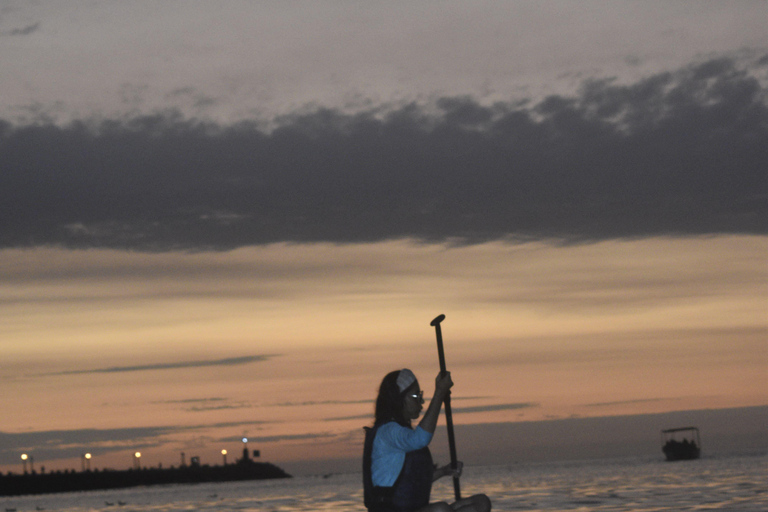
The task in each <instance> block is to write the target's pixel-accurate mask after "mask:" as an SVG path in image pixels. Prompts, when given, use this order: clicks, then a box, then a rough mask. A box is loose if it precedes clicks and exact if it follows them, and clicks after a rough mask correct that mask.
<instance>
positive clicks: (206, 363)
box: [44, 354, 275, 376]
mask: <svg viewBox="0 0 768 512" xmlns="http://www.w3.org/2000/svg"><path fill="white" fill-rule="evenodd" d="M272 357H275V355H274V354H270V355H256V356H243V357H229V358H225V359H214V360H203V361H181V362H175V363H156V364H146V365H134V366H110V367H107V368H92V369H88V370H70V371H64V372H55V373H46V374H44V375H46V376H50V375H80V374H89V373H124V372H142V371H150V370H180V369H187V368H203V367H210V366H237V365H241V364H249V363H256V362H262V361H267V360H268V359H270V358H272Z"/></svg>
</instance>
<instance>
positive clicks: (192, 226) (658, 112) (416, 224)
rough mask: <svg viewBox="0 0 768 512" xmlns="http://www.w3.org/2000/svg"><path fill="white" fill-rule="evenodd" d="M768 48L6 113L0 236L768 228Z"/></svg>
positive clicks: (207, 238) (107, 238)
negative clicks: (286, 99)
mask: <svg viewBox="0 0 768 512" xmlns="http://www.w3.org/2000/svg"><path fill="white" fill-rule="evenodd" d="M766 60H768V59H766V58H765V57H763V58H762V60H760V59H757V60H752V61H746V60H736V59H731V58H714V59H711V60H708V61H704V62H699V63H695V64H691V65H690V66H688V67H685V68H683V69H679V70H676V71H674V72H666V73H661V74H657V75H654V76H651V77H648V78H646V79H644V80H642V81H640V82H637V83H634V84H629V85H621V84H618V83H616V82H614V81H612V80H610V79H604V80H588V81H586V82H584V84H583V86H582V88H581V91H580V93H579V94H578V95H576V96H573V97H563V96H551V97H549V98H547V99H545V100H543V101H541V102H539V103H537V104H526V103H524V102H523V103H521V102H516V103H497V104H494V105H491V106H488V105H483V104H481V103H480V102H478V101H476V100H475V99H473V98H472V97H450V98H442V99H439V100H438V101H436V102H435V103H434V104H432V105H425V104H416V103H414V104H410V105H407V106H403V107H398V108H395V109H390V110H387V109H385V108H383V107H381V108H378V109H371V110H367V111H363V112H358V113H352V114H350V113H343V112H341V111H336V110H332V109H322V108H319V109H317V110H315V111H313V112H309V113H303V114H296V115H293V116H285V117H282V118H280V119H277V120H275V121H274V128H273V129H271V130H269V131H267V130H265V129H264V128H263V127H262V125H260V124H259V123H257V122H255V121H254V122H252V123H239V124H236V125H231V126H220V125H215V124H211V123H203V122H198V121H196V120H193V119H185V118H182V117H181V116H180V115H178V114H174V113H166V114H158V115H154V116H145V117H138V118H133V119H127V120H111V121H101V122H85V121H83V122H76V123H72V124H70V125H67V126H56V125H53V124H46V123H41V124H38V125H29V126H14V125H12V124H10V123H8V122H2V121H0V162H2V164H0V165H2V172H1V173H0V247H24V246H35V245H61V246H67V247H114V248H126V249H134V250H144V251H162V250H172V249H191V250H208V249H217V250H223V249H230V248H235V247H240V246H245V245H253V244H267V243H271V242H277V241H291V242H314V241H331V242H339V243H345V242H368V241H380V240H388V239H397V238H413V239H417V240H422V241H428V242H446V241H452V242H459V243H474V242H482V241H488V240H498V239H555V240H562V241H566V242H574V241H588V240H598V239H609V238H620V237H643V236H658V235H673V236H675V235H696V234H718V233H758V234H765V233H766V232H768V212H767V211H766V209H767V206H766V205H768V201H766V199H767V198H768V179H767V178H766V176H768V174H767V173H766V172H765V162H766V161H768V108H767V107H768V106H767V105H766V94H765V91H764V89H763V87H762V85H761V83H760V81H759V79H758V78H756V76H758V75H759V74H760V73H763V74H765V72H766V71H767V70H766V68H768V62H766ZM109 371H112V370H109ZM121 371H131V370H121Z"/></svg>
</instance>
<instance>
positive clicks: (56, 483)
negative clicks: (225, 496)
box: [0, 448, 291, 496]
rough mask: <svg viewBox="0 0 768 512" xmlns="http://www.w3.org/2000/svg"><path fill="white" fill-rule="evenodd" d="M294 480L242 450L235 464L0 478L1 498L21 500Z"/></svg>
mask: <svg viewBox="0 0 768 512" xmlns="http://www.w3.org/2000/svg"><path fill="white" fill-rule="evenodd" d="M271 478H291V475H289V474H288V473H286V472H285V471H283V470H282V469H281V468H279V467H277V466H275V465H274V464H271V463H269V462H255V461H254V460H252V459H251V458H250V457H249V454H248V449H247V448H244V449H243V456H242V458H240V459H238V460H237V462H235V463H233V464H226V462H225V463H224V465H217V466H209V465H207V464H205V465H201V464H200V463H199V462H198V460H197V458H194V457H193V458H192V461H191V463H190V464H182V465H181V466H179V467H171V468H162V467H159V468H142V467H138V466H137V467H134V468H132V469H128V470H112V469H103V470H101V471H99V470H94V471H91V470H90V469H84V470H83V471H81V472H75V471H64V472H60V471H56V472H50V473H45V472H40V473H37V472H34V471H32V472H29V473H27V472H25V473H24V474H20V475H17V474H13V473H8V474H6V475H3V474H0V496H21V495H26V494H46V493H57V492H74V491H94V490H101V489H121V488H126V487H138V486H143V485H163V484H166V485H167V484H196V483H203V482H232V481H237V480H267V479H271Z"/></svg>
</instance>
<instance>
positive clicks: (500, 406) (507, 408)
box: [453, 402, 539, 413]
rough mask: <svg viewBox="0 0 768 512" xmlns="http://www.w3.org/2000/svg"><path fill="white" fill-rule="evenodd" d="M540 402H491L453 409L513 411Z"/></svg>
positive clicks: (457, 410)
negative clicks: (489, 403)
mask: <svg viewBox="0 0 768 512" xmlns="http://www.w3.org/2000/svg"><path fill="white" fill-rule="evenodd" d="M538 406H539V404H537V403H533V402H522V403H514V404H491V405H476V406H471V407H454V408H453V410H454V411H455V412H458V413H470V412H493V411H513V410H515V409H528V408H531V407H538Z"/></svg>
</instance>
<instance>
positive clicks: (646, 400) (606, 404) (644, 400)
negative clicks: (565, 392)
mask: <svg viewBox="0 0 768 512" xmlns="http://www.w3.org/2000/svg"><path fill="white" fill-rule="evenodd" d="M670 400H676V399H675V398H640V399H637V400H620V401H617V402H596V403H592V404H584V407H611V406H613V405H634V404H645V403H650V402H668V401H670Z"/></svg>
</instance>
